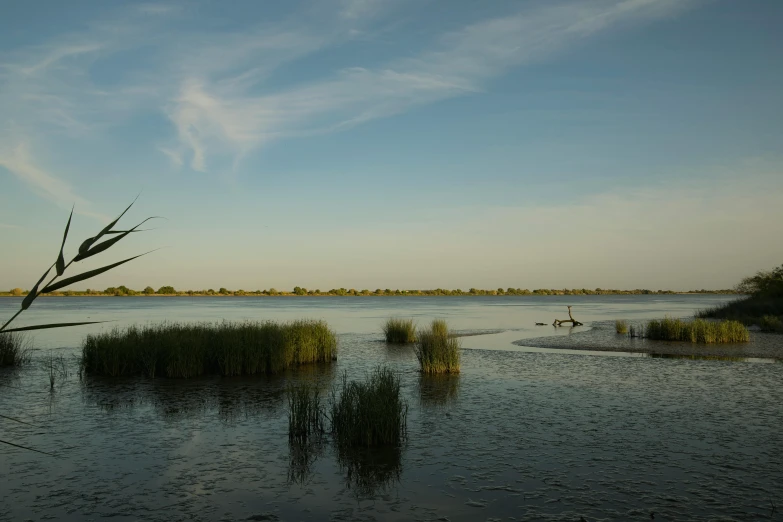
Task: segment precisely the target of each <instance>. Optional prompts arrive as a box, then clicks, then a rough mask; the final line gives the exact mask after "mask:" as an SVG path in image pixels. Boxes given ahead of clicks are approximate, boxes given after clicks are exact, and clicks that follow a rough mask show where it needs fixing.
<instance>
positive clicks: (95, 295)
mask: <svg viewBox="0 0 783 522" xmlns="http://www.w3.org/2000/svg"><path fill="white" fill-rule="evenodd" d="M26 295H27V294H22V295H13V294H10V293H7V292H6V293H0V298H2V297H9V298H17V299H19V298H22V297H25V296H26ZM622 295H625V296H640V295H655V296H661V295H726V296H729V295H730V296H740V295H742V294H738V293H736V292H729V291H726V292H661V293H657V292H652V293H633V292H617V293H600V294H597V293H592V294H575V293H549V294H543V293H529V294H506V293H503V294H470V293H462V294H416V293H404V294H402V293H401V294H374V293H371V294H361V293H357V294H326V293H320V294H304V295H298V294H292V293H279V294H274V295H270V294H256V293H251V292H248V293H244V294H233V293H232V294H218V293H215V294H204V293H195V292H194V293H192V294H188V293H176V294H143V293H138V294H103V293H93V294H86V293H81V292H80V293H72V294H66V293H56V294H41V295H40V296H39V297H97V298H102V297H163V298H165V297H226V298H230V297H259V298H267V297H563V296H568V297H584V296H622Z"/></svg>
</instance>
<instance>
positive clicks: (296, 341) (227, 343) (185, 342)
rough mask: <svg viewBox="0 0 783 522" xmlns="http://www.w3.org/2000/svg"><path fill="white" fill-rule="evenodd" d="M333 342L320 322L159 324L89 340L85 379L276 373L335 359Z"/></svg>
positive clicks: (84, 358) (84, 349) (85, 345)
mask: <svg viewBox="0 0 783 522" xmlns="http://www.w3.org/2000/svg"><path fill="white" fill-rule="evenodd" d="M336 356H337V338H336V337H335V334H334V332H332V331H331V330H330V329H329V327H328V326H327V324H326V323H324V322H323V321H308V320H300V321H294V322H291V323H284V324H279V323H273V322H244V323H232V322H223V323H217V324H212V323H199V324H178V323H163V324H157V325H149V326H130V327H128V328H125V329H119V328H115V329H113V330H111V331H110V332H107V333H101V334H96V335H88V336H87V338H86V339H85V340H84V343H83V346H82V369H83V371H84V372H85V374H88V375H104V376H109V377H120V376H126V375H144V376H147V377H158V376H162V377H175V378H189V377H197V376H199V375H209V374H218V375H223V376H235V375H256V374H263V373H277V372H280V371H282V370H285V369H287V368H291V367H294V366H298V365H301V364H307V363H314V362H326V361H331V360H334V359H336Z"/></svg>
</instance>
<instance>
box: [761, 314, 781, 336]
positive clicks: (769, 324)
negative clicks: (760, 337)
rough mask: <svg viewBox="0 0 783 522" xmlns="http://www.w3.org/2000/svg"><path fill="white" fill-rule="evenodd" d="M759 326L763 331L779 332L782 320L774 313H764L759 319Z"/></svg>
mask: <svg viewBox="0 0 783 522" xmlns="http://www.w3.org/2000/svg"><path fill="white" fill-rule="evenodd" d="M759 327H761V330H762V331H764V332H779V333H783V321H781V319H780V317H776V316H774V315H764V316H762V317H761V320H759Z"/></svg>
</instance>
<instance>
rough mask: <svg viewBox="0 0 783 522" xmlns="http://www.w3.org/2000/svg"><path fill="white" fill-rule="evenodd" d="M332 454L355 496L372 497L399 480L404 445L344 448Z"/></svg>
mask: <svg viewBox="0 0 783 522" xmlns="http://www.w3.org/2000/svg"><path fill="white" fill-rule="evenodd" d="M336 446H337V447H336V448H335V456H336V459H337V464H338V466H339V467H340V470H341V471H342V473H343V474H344V477H345V484H346V486H347V487H348V488H349V489H350V490H352V491H353V492H354V494H355V495H356V496H357V497H360V498H367V497H374V496H376V495H377V494H379V493H382V492H385V491H387V490H388V489H389V488H391V487H392V486H394V485H396V484H397V483H398V482H399V481H400V475H401V473H402V452H403V447H400V446H388V447H379V448H343V447H339V445H336Z"/></svg>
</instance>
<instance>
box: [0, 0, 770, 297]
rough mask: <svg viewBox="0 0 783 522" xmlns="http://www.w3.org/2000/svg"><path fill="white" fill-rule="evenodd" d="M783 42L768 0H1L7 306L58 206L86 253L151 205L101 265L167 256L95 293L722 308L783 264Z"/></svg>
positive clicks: (36, 262) (47, 253)
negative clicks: (523, 296) (576, 300)
mask: <svg viewBox="0 0 783 522" xmlns="http://www.w3.org/2000/svg"><path fill="white" fill-rule="evenodd" d="M229 6H230V7H229ZM782 22H783V3H781V2H775V1H759V0H747V1H743V2H736V1H729V0H722V1H721V0H714V1H709V0H556V1H555V0H553V1H544V0H533V1H528V0H519V1H514V2H508V1H494V2H472V1H456V0H455V1H445V0H442V1H436V0H417V1H414V0H394V1H382V0H319V1H298V2H271V1H268V2H254V1H246V2H241V1H236V2H231V3H225V2H208V1H202V2H198V1H196V2H170V3H165V2H161V3H139V2H133V3H125V4H123V3H120V2H102V1H96V2H80V1H73V2H37V3H34V4H33V3H31V2H21V1H10V2H4V4H3V7H2V16H0V194H1V199H2V206H0V240H1V241H2V244H3V245H4V248H3V255H2V258H0V267H1V268H2V270H0V288H11V287H14V286H22V287H26V288H27V287H30V286H31V285H32V283H33V282H34V280H35V279H37V276H38V272H40V271H41V269H42V268H45V267H46V266H48V265H49V264H50V263H51V262H52V260H53V258H54V257H55V256H56V253H57V247H58V245H59V236H60V235H61V233H62V232H61V230H62V227H63V226H64V222H65V220H66V218H67V213H68V211H69V210H70V208H71V205H73V204H75V205H76V213H77V214H76V217H75V220H74V229H73V234H74V239H76V238H81V237H86V236H88V235H91V233H92V232H94V231H95V230H96V229H98V228H100V227H101V226H102V224H104V223H105V222H107V220H108V219H109V218H110V217H111V216H113V215H115V214H117V213H118V212H119V211H120V210H121V209H122V208H123V207H124V206H125V205H126V204H127V203H128V202H129V201H130V200H132V199H133V197H135V196H136V194H138V193H139V192H141V197H140V198H139V200H138V203H137V204H136V206H134V209H133V210H132V211H131V212H130V213H129V214H128V218H127V219H128V222H130V221H133V220H140V219H141V218H143V217H146V216H148V215H163V216H165V217H166V218H167V219H166V220H165V221H159V222H157V223H156V224H155V225H154V226H155V228H156V230H154V231H151V232H147V233H145V234H137V235H135V236H134V237H132V238H131V239H129V240H127V241H126V242H124V243H125V244H121V245H120V246H118V247H116V252H113V256H112V255H111V254H112V252H109V253H107V257H104V260H103V261H104V262H108V261H109V260H114V259H120V258H121V256H123V255H126V254H132V253H136V252H141V251H145V250H148V249H150V248H155V247H165V248H163V249H161V250H159V251H157V252H155V253H153V254H151V255H149V256H147V257H145V258H143V259H140V260H138V261H136V262H134V263H132V264H129V265H125V266H123V267H121V268H118V269H116V271H114V272H112V273H110V274H107V275H105V276H102V277H101V278H100V279H99V280H96V281H94V282H93V283H91V286H93V287H98V288H103V287H106V286H112V285H119V284H126V285H128V286H132V287H143V286H146V285H148V284H149V285H152V286H155V287H157V286H160V285H163V284H172V285H174V286H176V287H179V288H209V287H214V288H217V287H220V286H226V287H230V288H243V289H246V290H248V289H258V288H269V287H276V288H278V289H284V288H292V287H293V286H294V285H301V286H306V287H308V288H320V289H328V288H332V287H341V286H343V287H346V288H351V287H355V288H358V289H361V288H370V289H374V288H377V287H381V288H387V287H391V288H398V287H399V288H434V287H450V288H457V287H459V288H469V287H472V286H475V287H484V288H496V287H499V286H502V287H507V286H514V287H523V288H524V287H527V288H538V287H555V288H562V287H580V288H581V287H589V288H595V287H604V288H608V287H612V288H618V287H624V288H654V289H657V288H674V289H688V288H725V287H730V286H732V285H733V284H735V283H736V282H737V280H738V279H739V278H741V277H743V276H744V275H748V274H749V273H752V272H755V271H756V270H759V269H766V268H771V267H773V266H776V265H779V264H780V263H781V262H783V243H781V242H780V241H779V238H780V237H781V234H783V225H781V223H783V208H782V207H783V205H782V204H781V203H783V175H781V167H780V165H781V162H780V160H781V150H782V149H781V143H782V139H783V124H782V123H781V122H783V102H781V96H780V92H783V67H781V66H780V57H781V56H783V35H781V32H780V31H779V30H778V29H779V27H780V24H781V23H782ZM77 245H78V242H77V241H76V240H74V241H73V242H72V243H71V244H70V252H73V251H74V250H75V248H76V247H77ZM112 250H115V249H112ZM91 266H97V265H86V267H85V268H87V267H91Z"/></svg>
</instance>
